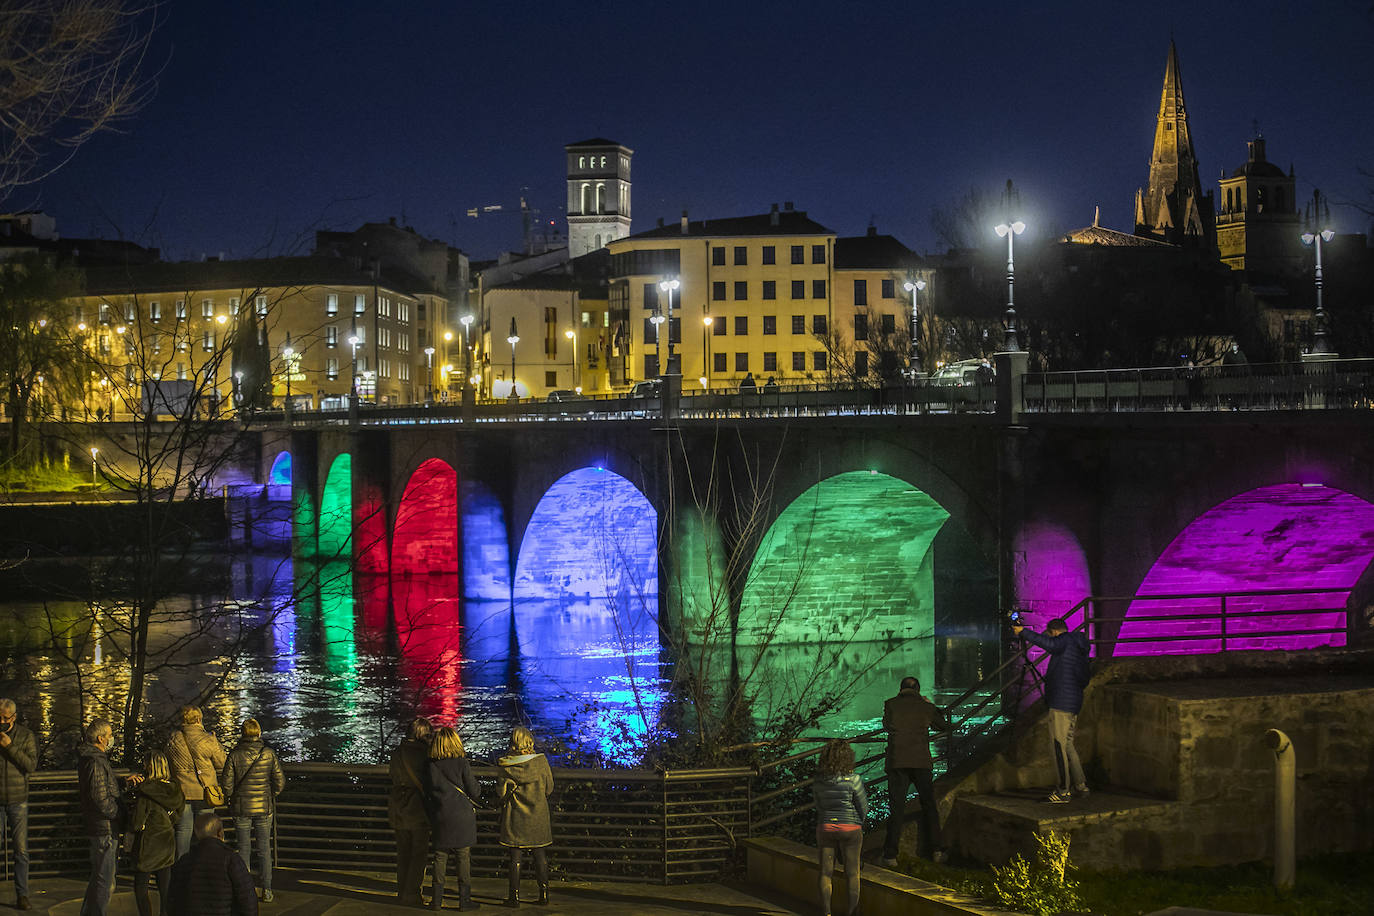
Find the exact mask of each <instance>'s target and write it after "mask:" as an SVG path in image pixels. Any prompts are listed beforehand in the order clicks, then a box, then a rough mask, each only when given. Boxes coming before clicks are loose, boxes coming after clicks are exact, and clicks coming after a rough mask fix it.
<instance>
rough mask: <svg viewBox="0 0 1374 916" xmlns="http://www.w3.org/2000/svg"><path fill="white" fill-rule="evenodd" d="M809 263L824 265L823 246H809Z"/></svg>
mask: <svg viewBox="0 0 1374 916" xmlns="http://www.w3.org/2000/svg"><path fill="white" fill-rule="evenodd" d="M811 263H812V264H824V263H825V246H824V245H812V246H811Z"/></svg>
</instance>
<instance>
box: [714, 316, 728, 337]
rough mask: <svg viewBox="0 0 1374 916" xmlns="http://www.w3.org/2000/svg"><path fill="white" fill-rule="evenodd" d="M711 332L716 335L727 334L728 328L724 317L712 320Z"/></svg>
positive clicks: (722, 335)
mask: <svg viewBox="0 0 1374 916" xmlns="http://www.w3.org/2000/svg"><path fill="white" fill-rule="evenodd" d="M711 334H712V335H713V336H715V337H724V336H725V334H726V330H725V319H724V318H717V319H716V320H715V321H713V322H711Z"/></svg>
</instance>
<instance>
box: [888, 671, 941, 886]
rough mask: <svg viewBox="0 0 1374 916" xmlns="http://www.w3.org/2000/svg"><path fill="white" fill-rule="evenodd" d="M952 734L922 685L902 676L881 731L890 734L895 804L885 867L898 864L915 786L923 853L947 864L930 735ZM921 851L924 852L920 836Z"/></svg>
mask: <svg viewBox="0 0 1374 916" xmlns="http://www.w3.org/2000/svg"><path fill="white" fill-rule="evenodd" d="M932 727H933V728H937V729H939V730H941V731H948V730H949V721H948V720H947V719H946V718H945V714H944V713H943V712H941V711H940V707H938V706H936V705H935V704H934V703H932V702H930V700H927V699H926V698H925V697H923V696H921V682H920V680H918V679H917V678H915V677H904V678H902V680H901V683H900V684H898V686H897V695H896V696H895V697H892V698H891V699H889V700H888V701H887V702H885V703H883V728H885V729H886V730H887V756H886V758H885V760H884V763H883V767H884V769H885V770H886V771H887V785H888V790H889V798H890V800H891V804H890V805H889V806H888V815H887V836H886V837H885V839H884V841H883V865H884V866H886V867H888V868H892V867H894V866H896V864H897V847H898V845H899V844H900V842H901V839H902V821H903V820H904V819H905V817H906V796H907V791H908V790H909V789H910V788H911V787H912V786H913V785H914V786H915V787H916V795H917V797H918V798H920V800H921V820H922V821H923V822H924V825H925V844H926V845H925V848H924V850H923V851H924V852H925V853H926V854H927V855H928V856H929V857H930V858H931V860H932V861H935V862H943V861H944V859H945V852H944V847H943V846H942V844H941V839H940V812H939V811H938V810H937V809H936V807H935V780H934V777H933V772H934V770H933V768H934V766H935V763H934V760H933V758H932V757H931V755H930V730H931V728H932ZM917 840H918V842H917V847H918V849H919V848H921V844H920V842H919V840H920V837H919V836H918V837H917Z"/></svg>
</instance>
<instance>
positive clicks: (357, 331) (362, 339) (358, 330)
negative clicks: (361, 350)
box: [349, 324, 367, 347]
mask: <svg viewBox="0 0 1374 916" xmlns="http://www.w3.org/2000/svg"><path fill="white" fill-rule="evenodd" d="M349 334H350V335H351V336H353V337H355V338H357V340H358V346H360V347H361V346H362V345H363V344H365V343H367V327H366V325H361V324H360V325H358V326H356V327H355V328H353V330H351V331H349Z"/></svg>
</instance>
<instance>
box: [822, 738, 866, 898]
mask: <svg viewBox="0 0 1374 916" xmlns="http://www.w3.org/2000/svg"><path fill="white" fill-rule="evenodd" d="M814 792H815V795H816V848H817V850H818V855H819V857H820V867H821V876H820V896H821V912H822V913H824V914H825V916H830V891H831V887H832V885H833V883H834V876H835V859H836V857H837V856H838V857H839V859H840V861H842V862H843V863H844V876H845V884H846V886H847V888H848V890H849V901H848V908H847V909H846V910H845V912H846V913H847V914H849V916H855V914H857V913H858V912H859V879H860V870H861V867H860V865H859V853H860V852H862V851H863V843H864V828H863V823H864V818H865V817H866V816H867V815H868V793H867V792H866V791H865V790H864V781H863V780H862V779H860V778H859V775H858V774H857V773H855V772H854V749H853V748H851V747H850V746H849V742H848V741H839V740H836V741H831V742H830V743H829V744H827V745H826V746H825V749H824V750H822V751H821V759H820V766H819V768H818V770H817V773H816V783H815V786H814Z"/></svg>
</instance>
